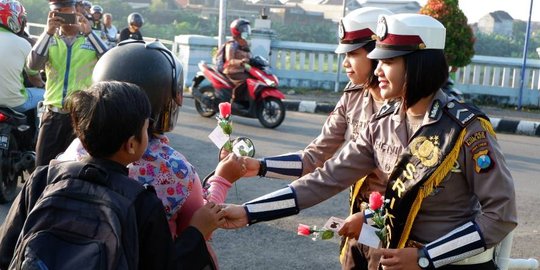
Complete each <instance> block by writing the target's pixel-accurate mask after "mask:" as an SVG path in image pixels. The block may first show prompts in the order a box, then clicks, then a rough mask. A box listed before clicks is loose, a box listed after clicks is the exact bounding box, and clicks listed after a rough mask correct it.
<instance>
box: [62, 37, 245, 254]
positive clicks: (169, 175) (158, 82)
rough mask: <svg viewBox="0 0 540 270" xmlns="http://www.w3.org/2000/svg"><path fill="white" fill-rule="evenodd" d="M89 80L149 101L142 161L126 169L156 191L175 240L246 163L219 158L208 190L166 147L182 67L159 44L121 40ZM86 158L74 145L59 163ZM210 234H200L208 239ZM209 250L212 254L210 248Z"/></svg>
mask: <svg viewBox="0 0 540 270" xmlns="http://www.w3.org/2000/svg"><path fill="white" fill-rule="evenodd" d="M171 74H172V76H171ZM92 78H93V80H94V81H109V80H119V81H126V82H131V83H134V84H137V85H138V86H140V87H141V88H142V89H143V90H144V91H145V92H146V94H147V96H148V97H149V99H150V103H151V108H152V114H151V119H153V121H152V124H151V125H150V127H149V134H150V139H149V144H148V147H147V149H146V151H145V153H144V154H143V156H142V158H141V159H140V160H138V161H135V162H133V163H132V164H130V165H129V175H130V177H132V178H134V179H135V180H137V181H139V182H140V183H142V184H146V185H151V186H153V187H154V188H155V190H156V193H157V195H158V197H159V198H160V199H161V201H162V203H163V206H164V207H165V212H166V215H167V220H168V221H169V229H170V231H171V234H172V236H173V238H176V237H178V236H179V235H180V234H181V233H183V232H184V231H185V230H186V228H188V227H189V226H190V222H192V216H193V215H194V213H195V211H197V210H198V209H199V208H200V207H202V206H203V205H204V204H205V202H206V201H210V202H214V203H216V204H219V203H223V202H224V201H225V198H226V195H227V191H228V189H229V188H230V187H231V185H232V183H234V181H236V180H237V179H238V178H240V177H241V176H243V175H244V173H245V171H246V169H245V165H244V159H243V158H240V157H237V156H235V155H229V156H228V157H226V158H225V159H223V160H222V161H221V162H220V164H218V166H217V168H216V174H215V176H213V177H212V178H211V179H210V180H209V181H208V183H209V187H208V189H207V192H206V191H205V189H203V187H202V186H201V181H200V179H199V176H198V174H197V172H196V170H195V168H194V167H193V165H191V164H190V163H189V161H188V160H187V159H186V158H185V157H184V156H183V155H182V154H181V153H180V152H178V151H176V150H175V149H173V148H172V147H171V146H170V145H169V139H168V138H167V136H166V135H165V132H169V131H172V130H173V129H174V126H175V124H176V122H177V121H176V119H177V116H178V107H179V106H180V105H181V103H182V85H183V76H182V66H181V64H180V63H179V62H178V60H177V59H176V58H175V57H173V55H172V54H171V52H170V51H169V50H167V49H166V48H165V47H163V45H162V44H161V43H159V42H152V43H145V42H143V41H132V42H128V43H126V42H124V43H122V44H119V45H118V46H117V47H115V48H113V49H111V50H110V51H109V52H108V53H107V55H105V56H104V57H102V58H101V59H100V60H99V61H98V63H97V64H96V69H95V70H94V74H93V75H92ZM171 86H173V89H171ZM85 155H86V154H85V149H84V148H83V145H81V144H80V143H79V142H77V141H74V142H73V143H72V144H71V145H70V147H68V149H67V150H66V152H65V153H64V154H62V156H60V159H63V160H74V159H77V160H80V159H82V158H84V156H85ZM205 193H207V194H206V195H205ZM210 232H211V231H210ZM210 232H209V233H207V234H205V235H204V236H205V237H206V238H207V239H209V238H210ZM208 248H209V250H210V252H212V251H211V247H210V245H208Z"/></svg>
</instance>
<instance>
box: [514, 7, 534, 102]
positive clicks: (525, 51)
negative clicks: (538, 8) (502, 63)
mask: <svg viewBox="0 0 540 270" xmlns="http://www.w3.org/2000/svg"><path fill="white" fill-rule="evenodd" d="M532 8H533V0H531V6H530V7H529V20H528V21H527V30H526V31H527V33H525V45H523V64H522V65H521V80H520V81H519V100H518V107H517V109H518V111H521V106H522V102H523V85H524V84H525V68H526V67H527V49H528V48H529V36H530V34H531V16H532Z"/></svg>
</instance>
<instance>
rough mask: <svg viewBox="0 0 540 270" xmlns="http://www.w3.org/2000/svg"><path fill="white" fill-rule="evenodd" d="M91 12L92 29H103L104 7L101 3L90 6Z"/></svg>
mask: <svg viewBox="0 0 540 270" xmlns="http://www.w3.org/2000/svg"><path fill="white" fill-rule="evenodd" d="M90 14H91V15H92V30H94V31H100V32H101V30H102V27H103V24H102V23H101V17H102V16H103V8H102V7H101V6H100V5H93V6H92V8H90Z"/></svg>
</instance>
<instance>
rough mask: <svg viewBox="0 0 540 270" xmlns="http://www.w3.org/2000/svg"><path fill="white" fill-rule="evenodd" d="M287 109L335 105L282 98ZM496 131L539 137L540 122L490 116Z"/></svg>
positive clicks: (328, 109)
mask: <svg viewBox="0 0 540 270" xmlns="http://www.w3.org/2000/svg"><path fill="white" fill-rule="evenodd" d="M283 104H284V105H285V108H287V110H289V111H298V112H307V113H330V112H332V111H333V110H334V107H335V105H334V104H329V103H318V102H316V101H301V100H287V99H285V100H283ZM490 120H491V124H492V125H493V129H495V131H496V132H500V133H508V134H518V135H526V136H538V137H540V122H534V121H526V120H514V119H505V118H497V117H490Z"/></svg>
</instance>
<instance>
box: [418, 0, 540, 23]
mask: <svg viewBox="0 0 540 270" xmlns="http://www.w3.org/2000/svg"><path fill="white" fill-rule="evenodd" d="M531 1H533V8H532V17H531V20H532V21H536V22H540V0H536V1H534V0H459V7H460V8H461V10H462V11H463V13H465V16H467V20H468V22H469V23H475V22H478V20H479V19H480V18H481V17H483V16H484V15H486V14H488V13H490V12H493V11H497V10H504V11H506V12H507V13H508V14H510V16H512V18H514V19H518V20H522V21H527V20H528V19H529V10H530V6H531ZM417 2H418V3H420V5H425V4H426V2H427V0H417Z"/></svg>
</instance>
